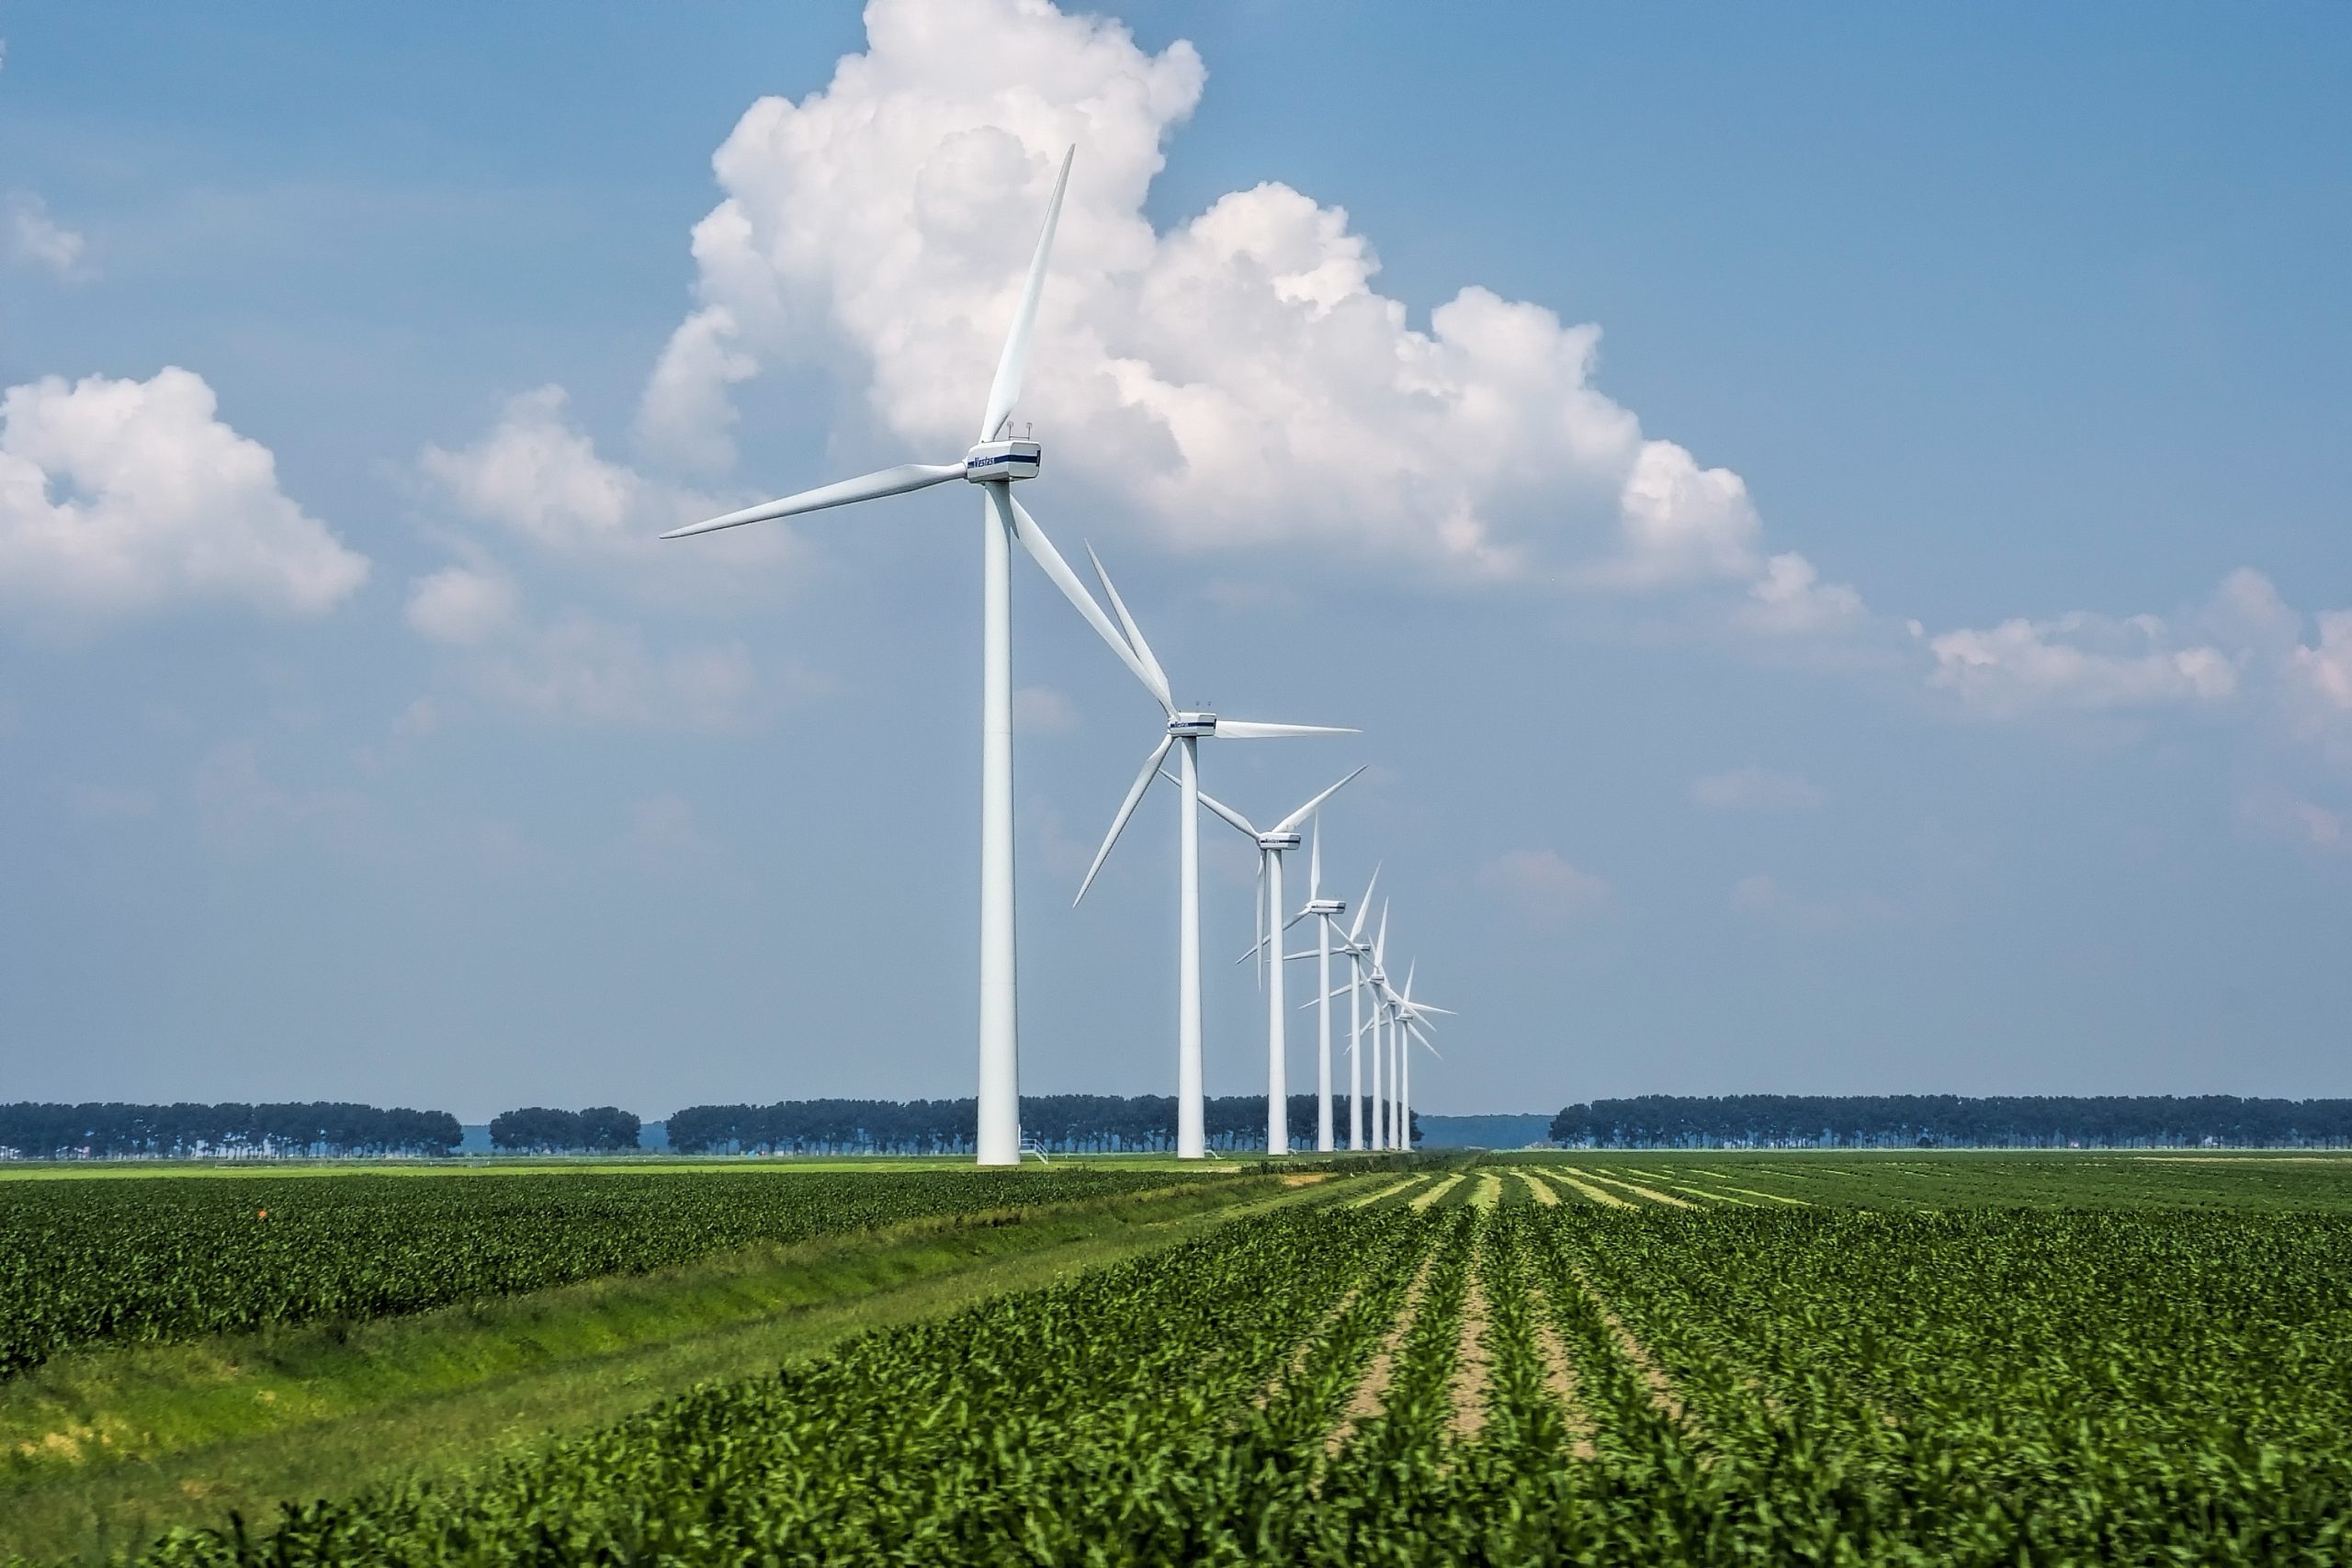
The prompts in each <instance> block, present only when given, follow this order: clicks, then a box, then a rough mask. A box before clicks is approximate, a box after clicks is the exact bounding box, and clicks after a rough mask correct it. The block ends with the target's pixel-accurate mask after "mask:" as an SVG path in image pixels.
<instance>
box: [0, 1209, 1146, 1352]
mask: <svg viewBox="0 0 2352 1568" xmlns="http://www.w3.org/2000/svg"><path fill="white" fill-rule="evenodd" d="M1172 1179H1174V1178H1171V1177H1170V1176H1168V1175H1166V1174H1154V1173H1150V1172H1143V1171H1107V1170H1086V1169H1077V1168H1071V1169H1065V1170H1061V1171H1057V1172H1053V1173H1051V1174H1048V1173H1045V1172H1037V1171H1001V1172H1000V1171H987V1172H983V1171H974V1170H968V1169H966V1170H955V1171H945V1170H930V1171H888V1172H870V1173H858V1174H854V1175H852V1174H843V1173H839V1172H791V1173H778V1172H774V1171H697V1172H662V1173H652V1174H646V1173H628V1172H609V1173H608V1172H566V1171H560V1170H557V1171H546V1170H542V1171H532V1172H524V1173H518V1174H515V1175H506V1176H500V1177H496V1178H490V1177H482V1176H474V1175H466V1174H459V1175H447V1176H430V1177H424V1176H406V1175H400V1176H376V1175H335V1176H292V1177H221V1178H209V1177H184V1178H178V1179H154V1180H144V1181H106V1180H96V1181H67V1182H38V1183H36V1182H0V1373H6V1372H9V1371H17V1370H20V1369H22V1368H25V1367H28V1366H31V1365H34V1364H36V1363H38V1362H40V1361H41V1360H43V1359H46V1358H48V1357H50V1356H52V1355H54V1354H56V1353H57V1352H58V1351H60V1350H62V1349H65V1348H69V1347H72V1346H76V1345H85V1344H90V1343H94V1342H98V1341H104V1340H159V1339H164V1340H168V1339H188V1338H193V1337H198V1336H200V1335H208V1334H220V1333H230V1332H236V1331H240V1330H247V1329H254V1328H260V1327H264V1326H266V1325H272V1324H292V1323H303V1322H308V1321H311V1320H313V1319H320V1318H341V1319H366V1318H371V1317H379V1316H384V1315H388V1314H397V1313H407V1312H416V1311H420V1310H422V1309H424V1308H427V1307H435V1306H442V1305H446V1304H447V1303H452V1302H460V1301H468V1300H475V1299H479V1298H481V1297H485V1296H500V1295H513V1294H518V1293H521V1292H528V1291H536V1290H543V1289H545V1288H547V1287H548V1286H550V1285H560V1284H565V1283H569V1282H571V1281H572V1280H586V1279H594V1278H596V1277H599V1276H603V1275H607V1274H616V1273H640V1272H643V1271H645V1270H647V1269H658V1268H662V1267H665V1266H669V1265H673V1264H678V1263H684V1262H686V1261H688V1260H690V1259H693V1258H704V1257H708V1256H711V1255H713V1254H716V1253H722V1252H728V1251H731V1250H735V1249H739V1248H741V1247H749V1246H752V1245H754V1244H757V1243H788V1242H797V1241H804V1240H807V1239H809V1238H810V1237H813V1236H819V1235H838V1234H842V1233H846V1232H851V1231H858V1230H866V1229H870V1228H873V1227H875V1226H877V1225H885V1224H897V1223H901V1222H905V1221H910V1220H918V1219H927V1218H937V1217H942V1216H954V1215H964V1216H978V1215H982V1214H986V1213H991V1212H996V1211H1001V1210H1008V1209H1016V1208H1019V1207H1022V1206H1024V1205H1028V1204H1034V1203H1037V1202H1068V1201H1073V1200H1077V1199H1083V1198H1088V1197H1094V1196H1101V1195H1105V1194H1109V1193H1114V1192H1118V1191H1122V1190H1126V1191H1134V1190H1142V1189H1144V1188H1147V1187H1152V1186H1166V1185H1168V1184H1169V1183H1170V1181H1171V1180H1172Z"/></svg>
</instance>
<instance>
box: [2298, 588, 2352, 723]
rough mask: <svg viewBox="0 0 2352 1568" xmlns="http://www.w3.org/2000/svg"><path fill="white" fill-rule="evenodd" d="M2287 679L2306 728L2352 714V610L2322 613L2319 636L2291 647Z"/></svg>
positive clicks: (2349, 716) (2351, 715)
mask: <svg viewBox="0 0 2352 1568" xmlns="http://www.w3.org/2000/svg"><path fill="white" fill-rule="evenodd" d="M2286 680H2287V687H2288V691H2289V693H2290V695H2291V697H2292V698H2293V700H2294V702H2295V703H2296V705H2297V707H2298V710H2299V712H2300V714H2301V718H2302V720H2303V723H2304V725H2305V727H2306V728H2324V727H2326V726H2329V725H2333V724H2335V723H2339V722H2342V721H2344V720H2346V719H2347V718H2352V610H2327V611H2323V612H2322V613H2321V615H2320V616H2319V640H2318V641H2317V642H2316V643H2314V644H2312V645H2311V646H2310V647H2302V646H2300V645H2299V646H2297V647H2294V648H2292V649H2289V650H2288V652H2287V656H2286Z"/></svg>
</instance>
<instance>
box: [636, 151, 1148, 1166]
mask: <svg viewBox="0 0 2352 1568" xmlns="http://www.w3.org/2000/svg"><path fill="white" fill-rule="evenodd" d="M1076 152H1077V149H1076V148H1074V147H1073V148H1072V149H1070V151H1069V152H1066V153H1064V154H1063V156H1062V166H1061V173H1060V175H1058V176H1057V178H1056V180H1055V181H1054V194H1053V198H1052V200H1051V201H1049V202H1048V203H1047V204H1046V222H1045V227H1044V229H1043V230H1042V231H1040V232H1039V234H1038V236H1037V250H1036V254H1035V256H1033V257H1032V258H1031V260H1030V263H1029V276H1028V280H1027V282H1026V283H1025V284H1024V285H1023V288H1022V291H1021V300H1020V303H1019V305H1018V307H1017V308H1016V309H1015V310H1014V311H1013V316H1012V331H1011V332H1009V333H1007V334H1006V336H1005V340H1004V351H1003V353H1002V354H1001V355H999V357H998V359H997V367H996V378H995V379H994V380H993V381H992V382H990V383H989V393H988V401H987V403H986V404H985V405H984V408H983V411H982V412H981V414H980V423H979V434H978V437H977V438H976V441H975V444H974V446H972V448H971V450H969V451H967V452H966V453H965V454H964V457H963V458H962V460H961V461H959V462H954V463H902V464H900V465H899V467H897V468H884V469H882V470H880V471H879V472H877V473H871V474H865V475H861V476H860V477H858V478H856V479H842V480H840V481H839V482H837V483H834V484H829V485H821V486H820V487H818V488H817V489H815V490H808V491H801V492H799V493H798V494H797V495H788V496H786V497H785V498H784V499H783V500H781V501H771V502H764V503H763V504H761V505H758V506H747V507H745V508H744V509H743V510H742V511H741V512H730V513H728V514H727V515H725V516H724V517H713V518H711V519H709V520H708V521H707V522H703V523H695V524H693V525H689V526H687V527H684V528H674V529H673V530H671V531H670V532H669V533H667V534H664V535H662V537H663V538H665V539H677V538H684V537H685V536H688V535H691V534H707V533H711V532H713V531H715V530H717V529H720V528H740V527H741V526H742V525H745V524H747V523H764V522H768V521H770V520H771V519H774V518H778V517H791V516H796V515H797V514H799V513H804V512H820V511H822V510H824V509H825V508H827V507H831V506H846V505H849V504H850V503H851V502H860V501H873V500H876V499H878V498H880V497H882V496H886V495H902V494H904V493H906V492H907V491H917V490H924V489H928V488H929V487H930V486H933V485H940V484H945V483H947V482H948V481H949V480H951V479H964V480H966V481H967V482H969V483H971V484H975V485H978V487H979V491H980V543H981V554H980V998H979V1001H980V1006H979V1106H978V1111H979V1114H978V1136H977V1139H976V1142H977V1145H978V1156H979V1163H980V1164H982V1165H1018V1164H1019V1163H1020V1160H1021V1047H1020V1024H1019V1010H1018V1007H1017V1005H1016V990H1015V980H1016V965H1015V960H1014V938H1013V919H1012V541H1013V540H1014V539H1016V538H1017V539H1019V540H1020V541H1021V543H1022V545H1023V547H1025V548H1026V549H1027V550H1028V551H1029V553H1030V555H1032V556H1033V557H1035V559H1036V562H1037V564H1038V566H1040V567H1041V568H1043V569H1044V570H1045V572H1046V576H1047V577H1049V578H1051V579H1052V580H1053V581H1054V583H1055V585H1056V586H1057V587H1058V588H1059V589H1060V590H1061V591H1062V593H1063V595H1064V596H1065V597H1066V598H1068V599H1069V602H1070V604H1072V605H1074V606H1076V608H1077V610H1078V612H1079V614H1080V615H1083V616H1085V617H1086V619H1087V621H1088V623H1089V624H1090V625H1091V626H1093V627H1094V629H1095V630H1096V631H1097V632H1098V633H1100V634H1101V635H1102V636H1103V637H1104V638H1105V639H1106V640H1107V641H1109V642H1110V643H1111V645H1112V647H1113V648H1114V650H1116V651H1119V652H1121V653H1122V654H1125V644H1124V643H1123V642H1122V641H1121V640H1120V637H1119V634H1118V632H1117V630H1116V629H1115V628H1114V627H1113V626H1112V625H1111V624H1110V621H1109V619H1108V618H1107V617H1106V616H1105V615H1103V609H1102V606H1100V605H1099V604H1095V603H1094V600H1093V596H1092V595H1091V594H1090V593H1088V592H1087V591H1086V588H1085V585H1084V584H1082V583H1081V582H1080V581H1079V580H1078V574H1077V573H1075V572H1073V571H1072V570H1070V569H1069V563H1068V562H1067V561H1065V560H1063V559H1062V558H1061V554H1060V552H1059V551H1057V550H1056V549H1055V548H1054V546H1053V542H1052V541H1051V540H1050V539H1048V538H1046V535H1045V532H1044V530H1042V529H1041V528H1039V527H1038V526H1037V522H1036V519H1035V518H1033V517H1031V516H1030V515H1029V513H1028V512H1027V511H1026V510H1025V509H1023V506H1022V504H1021V502H1018V501H1016V500H1014V499H1013V497H1012V486H1013V485H1014V484H1015V483H1016V482H1017V481H1019V480H1022V479H1035V477H1036V475H1037V464H1038V457H1039V449H1038V446H1037V443H1035V441H1028V440H1019V441H1016V440H1013V439H1012V438H1011V436H1012V406H1013V404H1014V403H1015V402H1016V401H1018V400H1019V399H1020V396H1021V378H1022V375H1023V371H1025V370H1026V369H1027V368H1028V364H1029V340H1030V336H1031V334H1032V333H1033V332H1034V330H1035V327H1036V324H1037V301H1038V299H1039V297H1040V295H1041V294H1042V293H1043V291H1044V289H1045V284H1046V258H1047V257H1048V256H1049V255H1050V254H1052V252H1053V247H1054V227H1055V225H1056V223H1057V222H1058V221H1059V220H1060V218H1061V210H1062V194H1063V192H1064V191H1065V190H1066V189H1067V188H1068V187H1069V165H1070V160H1071V158H1072V157H1073V156H1075V155H1076ZM1130 662H1132V660H1130Z"/></svg>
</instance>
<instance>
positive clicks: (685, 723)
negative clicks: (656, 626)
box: [468, 615, 762, 730]
mask: <svg viewBox="0 0 2352 1568" xmlns="http://www.w3.org/2000/svg"><path fill="white" fill-rule="evenodd" d="M468 672H469V677H470V679H471V681H472V682H473V684H474V685H475V687H476V688H477V689H478V690H479V691H480V692H481V694H483V695H484V696H486V697H488V698H490V699H491V700H492V701H494V702H497V703H500V704H502V705H504V706H507V707H511V708H514V709H515V710H517V711H519V712H522V713H526V714H528V715H531V716H535V717H537V718H540V719H543V720H547V721H549V722H554V723H565V724H586V725H619V726H626V727H639V728H655V729H681V730H732V729H741V728H746V727H747V726H749V725H750V724H751V723H752V721H753V720H754V719H755V718H756V716H757V715H758V712H759V709H760V705H761V698H762V692H761V689H760V681H759V678H758V673H757V671H756V670H755V668H754V666H753V665H752V656H751V653H750V651H749V650H748V649H745V648H744V647H743V646H742V644H741V643H736V642H728V643H717V644H699V645H690V646H686V647H682V648H677V649H670V650H668V651H666V652H657V651H655V650H653V649H649V648H648V647H647V646H646V643H645V638H644V637H643V636H642V634H640V633H639V631H638V630H637V629H636V628H635V627H633V626H616V625H613V624H611V623H608V622H605V621H599V620H596V619H594V618H593V617H591V616H587V615H570V616H566V617H564V618H562V619H560V620H557V621H555V622H554V623H552V624H550V625H548V626H535V627H530V628H527V629H526V630H523V631H521V632H518V633H516V634H515V635H514V636H513V637H509V638H507V639H505V640H504V641H503V642H500V643H497V644H494V645H492V646H491V647H490V648H488V649H482V650H479V651H478V652H477V653H476V654H475V655H474V656H473V657H472V658H471V659H470V660H469V664H468Z"/></svg>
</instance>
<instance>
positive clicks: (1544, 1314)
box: [1527, 1280, 1600, 1459]
mask: <svg viewBox="0 0 2352 1568" xmlns="http://www.w3.org/2000/svg"><path fill="white" fill-rule="evenodd" d="M1527 1293H1528V1295H1529V1297H1530V1298H1531V1299H1532V1302H1533V1303H1534V1307H1535V1350H1536V1354H1538V1355H1539V1356H1541V1357H1543V1359H1544V1388H1545V1389H1547V1390H1548V1391H1550V1393H1551V1395H1552V1398H1553V1399H1554V1400H1555V1401H1556V1402H1557V1403H1558V1404H1559V1406H1560V1417H1561V1422H1562V1424H1563V1425H1564V1426H1566V1427H1567V1429H1568V1453H1569V1455H1570V1457H1572V1458H1575V1459H1591V1458H1593V1457H1594V1456H1595V1455H1596V1454H1598V1453H1599V1452H1600V1450H1598V1449H1596V1448H1594V1447H1593V1442H1592V1416H1591V1413H1590V1412H1589V1411H1587V1410H1586V1409H1585V1407H1584V1396H1583V1394H1582V1393H1579V1392H1578V1391H1577V1365H1576V1362H1575V1361H1573V1360H1571V1359H1569V1357H1568V1342H1567V1341H1566V1340H1565V1339H1563V1338H1561V1337H1560V1330H1559V1326H1558V1325H1556V1324H1555V1323H1554V1322H1553V1320H1552V1303H1551V1298H1549V1297H1548V1296H1546V1295H1544V1287H1543V1286H1541V1285H1539V1284H1537V1283H1536V1282H1535V1281H1534V1280H1529V1281H1528V1282H1527Z"/></svg>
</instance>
